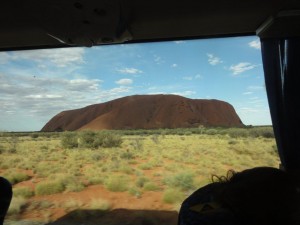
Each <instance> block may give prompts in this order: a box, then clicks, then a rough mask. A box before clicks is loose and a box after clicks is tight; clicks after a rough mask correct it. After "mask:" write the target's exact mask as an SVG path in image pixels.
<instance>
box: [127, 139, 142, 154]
mask: <svg viewBox="0 0 300 225" xmlns="http://www.w3.org/2000/svg"><path fill="white" fill-rule="evenodd" d="M130 145H131V146H132V147H133V149H134V150H137V151H143V150H144V143H143V140H142V139H141V138H135V139H133V140H132V142H131V143H130Z"/></svg>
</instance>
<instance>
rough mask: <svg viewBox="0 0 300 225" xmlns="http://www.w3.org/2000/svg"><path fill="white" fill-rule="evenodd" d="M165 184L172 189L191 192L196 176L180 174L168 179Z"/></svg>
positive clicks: (185, 173)
mask: <svg viewBox="0 0 300 225" xmlns="http://www.w3.org/2000/svg"><path fill="white" fill-rule="evenodd" d="M165 183H166V184H167V185H168V186H170V187H172V188H179V189H181V190H191V189H193V188H194V174H192V173H187V172H183V173H179V174H176V175H174V176H172V177H167V178H166V179H165Z"/></svg>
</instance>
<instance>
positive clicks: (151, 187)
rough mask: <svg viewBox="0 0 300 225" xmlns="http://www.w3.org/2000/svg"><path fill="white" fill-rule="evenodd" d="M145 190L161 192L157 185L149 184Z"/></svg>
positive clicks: (145, 186)
mask: <svg viewBox="0 0 300 225" xmlns="http://www.w3.org/2000/svg"><path fill="white" fill-rule="evenodd" d="M144 190H145V191H159V190H160V187H158V186H157V185H156V184H155V183H152V182H147V183H145V185H144Z"/></svg>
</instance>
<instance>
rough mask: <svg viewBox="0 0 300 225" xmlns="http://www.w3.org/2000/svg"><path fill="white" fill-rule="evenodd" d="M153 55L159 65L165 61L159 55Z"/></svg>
mask: <svg viewBox="0 0 300 225" xmlns="http://www.w3.org/2000/svg"><path fill="white" fill-rule="evenodd" d="M153 57H154V62H155V63H156V64H157V65H160V64H162V63H164V62H165V61H164V60H163V59H162V58H161V57H160V56H159V55H153Z"/></svg>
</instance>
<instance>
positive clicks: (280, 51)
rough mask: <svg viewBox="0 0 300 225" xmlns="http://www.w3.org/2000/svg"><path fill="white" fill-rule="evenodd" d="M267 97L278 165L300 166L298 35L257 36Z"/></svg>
mask: <svg viewBox="0 0 300 225" xmlns="http://www.w3.org/2000/svg"><path fill="white" fill-rule="evenodd" d="M261 44H262V58H263V67H264V73H265V82H266V89H267V95H268V101H269V106H270V111H271V117H272V123H273V128H274V133H275V136H276V141H277V147H278V151H279V156H280V159H281V163H282V166H283V167H284V169H286V170H295V169H300V38H286V39H261Z"/></svg>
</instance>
